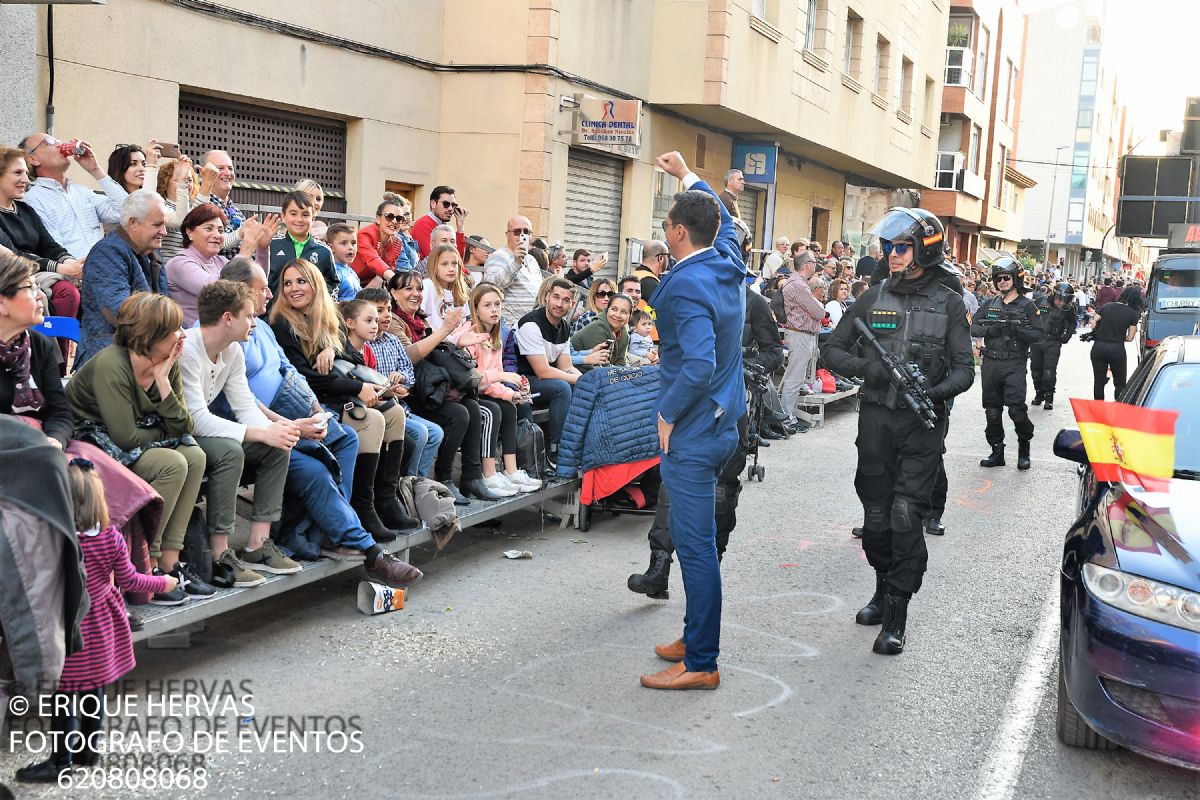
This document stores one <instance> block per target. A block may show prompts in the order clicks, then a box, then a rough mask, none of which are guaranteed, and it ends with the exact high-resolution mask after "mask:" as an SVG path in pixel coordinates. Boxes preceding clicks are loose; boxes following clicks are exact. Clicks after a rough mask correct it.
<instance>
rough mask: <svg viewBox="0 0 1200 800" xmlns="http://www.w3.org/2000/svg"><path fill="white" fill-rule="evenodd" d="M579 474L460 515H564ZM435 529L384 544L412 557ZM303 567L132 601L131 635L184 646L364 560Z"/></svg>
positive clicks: (466, 522) (474, 505) (466, 519)
mask: <svg viewBox="0 0 1200 800" xmlns="http://www.w3.org/2000/svg"><path fill="white" fill-rule="evenodd" d="M579 483H580V482H579V479H577V478H576V479H571V480H561V479H559V480H549V481H546V482H545V483H544V484H543V485H542V488H541V489H539V490H537V491H536V492H528V493H526V494H519V495H516V496H515V497H508V498H505V499H503V500H496V501H492V502H488V501H483V500H472V501H471V504H470V505H468V506H459V507H458V508H459V512H458V515H459V520H460V522H461V524H462V527H463V529H464V530H465V529H466V528H469V527H473V526H476V525H482V524H484V523H486V522H489V521H490V520H493V519H496V518H497V517H502V516H504V515H506V514H511V513H512V512H514V511H519V510H521V509H526V508H531V507H534V506H537V507H540V508H541V509H542V510H543V511H546V510H553V512H554V513H557V514H559V515H560V516H562V517H563V518H564V520H565V519H566V518H567V517H568V516H569V515H570V514H573V513H574V509H573V507H571V506H568V505H566V504H565V503H564V504H562V505H561V506H559V507H558V508H554V509H546V508H545V504H546V503H547V502H548V501H553V500H558V499H559V498H562V497H563V496H564V495H572V496H573V493H574V492H575V490H576V489H578V488H579ZM432 542H433V535H432V533H431V532H430V530H429V529H428V528H424V527H422V528H419V529H417V530H412V531H408V532H406V533H402V534H400V536H399V537H398V538H397V539H396V541H394V542H391V543H389V544H386V545H383V547H384V549H385V550H387V551H389V552H391V553H394V554H396V555H397V556H398V557H400V558H403V559H404V560H405V561H408V560H410V553H409V551H410V550H411V549H412V548H414V547H419V546H421V545H426V544H431V543H432ZM303 563H304V570H303V571H302V572H298V573H296V574H294V575H268V576H267V582H266V583H264V584H262V585H260V586H255V587H253V588H250V589H218V590H217V593H216V594H214V595H213V596H212V597H207V598H203V599H198V598H195V597H193V598H191V600H189V601H188V602H186V603H184V604H183V605H179V606H155V605H141V606H133V607H132V610H133V611H134V613H136V614H137V615H138V616H139V617H141V618H142V621H143V622H144V623H145V627H144V628H143V629H142V630H140V631H135V632H134V633H133V641H135V642H140V641H144V640H148V641H149V644H150V646H151V647H155V646H159V647H186V646H187V645H188V644H189V641H188V636H189V635H190V634H191V633H196V632H198V631H200V630H203V628H204V623H205V622H206V621H207V620H209V619H211V618H213V617H215V616H217V615H219V614H224V613H227V612H230V611H234V610H236V609H239V608H241V607H243V606H247V605H251V604H252V603H256V602H258V601H260V600H265V599H266V598H268V597H272V596H274V595H277V594H281V593H283V592H287V591H291V590H292V589H299V588H300V587H301V586H307V585H309V584H311V583H314V582H316V581H319V580H323V579H325V578H328V577H331V576H333V575H338V574H341V573H343V572H348V571H350V570H353V569H360V568H361V567H362V562H361V561H335V560H333V559H329V558H322V559H321V560H319V561H311V562H303ZM348 602H352V599H351V600H348Z"/></svg>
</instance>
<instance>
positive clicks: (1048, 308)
mask: <svg viewBox="0 0 1200 800" xmlns="http://www.w3.org/2000/svg"><path fill="white" fill-rule="evenodd" d="M1074 302H1075V301H1073V300H1072V301H1071V302H1070V303H1067V305H1066V306H1064V307H1063V308H1057V307H1055V305H1054V297H1053V296H1050V297H1043V298H1042V299H1041V300H1040V301H1038V324H1039V325H1041V327H1042V330H1043V331H1045V332H1046V344H1053V343H1057V342H1061V341H1062V337H1063V335H1064V334H1066V332H1067V325H1069V324H1071V323H1073V322H1074V321H1075V311H1074V309H1072V308H1071V306H1072V304H1073V303H1074Z"/></svg>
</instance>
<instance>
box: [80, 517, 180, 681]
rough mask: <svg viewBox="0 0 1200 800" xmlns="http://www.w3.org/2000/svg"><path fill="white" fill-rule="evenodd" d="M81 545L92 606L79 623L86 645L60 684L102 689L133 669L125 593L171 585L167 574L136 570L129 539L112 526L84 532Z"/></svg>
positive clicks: (163, 589) (152, 590)
mask: <svg viewBox="0 0 1200 800" xmlns="http://www.w3.org/2000/svg"><path fill="white" fill-rule="evenodd" d="M79 545H80V547H81V548H82V549H83V564H84V571H85V572H86V577H87V593H88V599H89V601H90V605H89V606H88V610H87V614H86V615H84V618H83V620H82V621H81V622H80V623H79V632H80V634H82V636H83V649H82V650H80V651H79V652H77V653H75V654H73V655H71V656H68V657H67V661H66V663H65V664H63V671H62V677H61V679H60V682H59V685H58V689H59V691H64V692H86V691H89V690H91V689H98V688H100V687H101V686H107V685H108V684H110V683H112V682H113V681H115V680H116V679H117V678H120V677H121V676H122V675H124V674H125V673H127V672H129V671H130V670H131V669H133V667H134V659H133V639H132V638H131V636H130V633H129V621H128V619H126V617H125V601H124V600H122V599H121V592H122V591H126V592H162V591H165V590H166V588H167V579H166V578H163V577H159V576H156V575H142V574H140V573H138V572H137V571H135V570H134V568H133V564H131V563H130V562H129V550H128V548H126V546H125V538H124V537H123V536H122V535H121V532H120V531H118V530H117V529H116V528H115V527H113V526H109V527H107V528H105V529H104V530H102V531H100V532H99V533H96V534H93V535H88V534H87V533H81V534H79ZM114 577H115V579H116V580H115V585H114V580H113V579H114Z"/></svg>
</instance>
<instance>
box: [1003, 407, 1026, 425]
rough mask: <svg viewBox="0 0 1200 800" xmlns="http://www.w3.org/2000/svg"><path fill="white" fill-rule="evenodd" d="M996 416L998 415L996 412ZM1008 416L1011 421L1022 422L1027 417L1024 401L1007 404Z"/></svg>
mask: <svg viewBox="0 0 1200 800" xmlns="http://www.w3.org/2000/svg"><path fill="white" fill-rule="evenodd" d="M997 416H999V415H998V414H997ZM1008 416H1009V418H1010V419H1011V420H1012V421H1013V422H1022V421H1024V420H1027V419H1029V408H1028V407H1027V406H1026V405H1025V404H1024V403H1022V404H1021V405H1014V406H1009V407H1008Z"/></svg>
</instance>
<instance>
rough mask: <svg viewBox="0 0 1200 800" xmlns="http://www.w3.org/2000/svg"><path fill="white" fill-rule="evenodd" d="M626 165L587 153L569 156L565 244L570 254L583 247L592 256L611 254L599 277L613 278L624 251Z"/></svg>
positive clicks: (573, 153) (579, 151)
mask: <svg viewBox="0 0 1200 800" xmlns="http://www.w3.org/2000/svg"><path fill="white" fill-rule="evenodd" d="M624 184H625V162H624V161H622V160H621V159H619V158H609V157H607V156H602V155H599V154H598V153H591V152H588V151H585V150H576V149H572V150H570V151H569V152H568V154H567V219H566V226H565V236H564V242H563V243H564V244H565V245H566V247H567V250H568V251H574V250H576V249H577V248H580V247H583V248H586V249H588V250H590V251H592V254H593V255H599V254H600V253H608V265H607V266H605V268H604V269H603V270H601V271H600V273H599V274H601V275H607V276H614V275H616V274H617V263H618V260H619V258H620V252H621V204H622V201H623V194H624Z"/></svg>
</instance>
